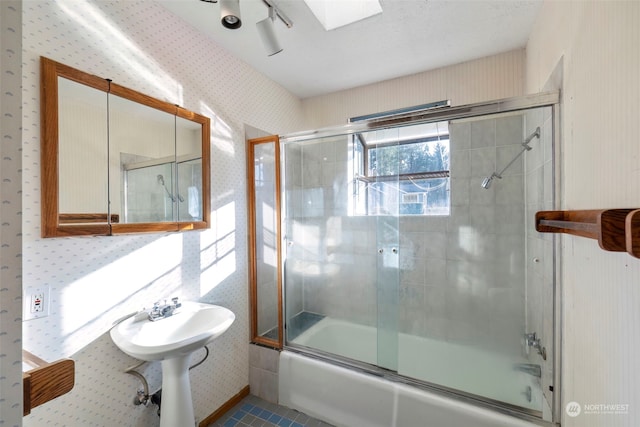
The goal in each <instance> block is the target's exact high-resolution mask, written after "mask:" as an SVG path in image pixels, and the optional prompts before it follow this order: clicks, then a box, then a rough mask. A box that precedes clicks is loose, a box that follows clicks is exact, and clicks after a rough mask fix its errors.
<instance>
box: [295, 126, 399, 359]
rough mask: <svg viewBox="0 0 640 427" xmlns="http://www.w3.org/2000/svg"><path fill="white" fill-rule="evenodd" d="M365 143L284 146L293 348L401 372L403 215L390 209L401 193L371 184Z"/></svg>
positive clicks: (336, 140) (345, 140) (340, 140)
mask: <svg viewBox="0 0 640 427" xmlns="http://www.w3.org/2000/svg"><path fill="white" fill-rule="evenodd" d="M374 134H375V133H371V134H370V135H369V136H371V137H373V136H374ZM363 137H364V135H348V134H343V135H337V136H332V137H328V138H319V139H317V140H311V141H310V140H307V141H304V142H301V143H296V142H291V143H287V144H285V145H284V147H283V148H284V159H285V161H284V164H285V165H286V166H285V169H284V174H285V185H284V204H285V217H284V218H285V219H284V228H285V237H286V242H287V243H286V265H285V272H284V275H285V283H286V294H285V300H286V310H285V311H286V333H287V341H288V342H292V343H296V344H298V345H303V346H308V347H312V348H314V349H316V350H320V351H322V352H326V353H330V354H333V355H337V356H341V357H346V358H349V359H352V360H356V361H360V362H364V363H369V364H373V365H378V366H383V367H385V368H388V369H393V370H395V369H396V366H397V292H398V277H399V275H398V213H397V209H392V210H385V209H386V208H385V207H384V201H385V200H387V201H389V198H397V194H396V193H397V191H396V192H395V193H394V191H393V188H394V184H393V182H392V181H385V182H382V181H381V180H380V179H378V177H376V176H375V175H374V176H373V177H372V178H366V176H367V175H369V174H367V173H365V169H364V168H365V167H369V166H371V165H366V163H367V162H362V160H363V157H362V156H363V152H362V149H361V145H360V142H359V141H360V138H363ZM385 198H386V199H385ZM376 200H377V201H378V202H377V207H376ZM369 208H370V209H378V210H380V212H379V215H364V214H362V213H361V212H360V210H361V209H369Z"/></svg>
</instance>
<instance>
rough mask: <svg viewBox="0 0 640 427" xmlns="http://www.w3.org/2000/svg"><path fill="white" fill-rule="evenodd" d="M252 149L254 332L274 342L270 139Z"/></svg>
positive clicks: (273, 160) (274, 229)
mask: <svg viewBox="0 0 640 427" xmlns="http://www.w3.org/2000/svg"><path fill="white" fill-rule="evenodd" d="M253 150H254V151H253V153H254V186H255V191H254V195H253V197H254V206H255V227H256V228H255V230H253V231H252V232H253V233H254V235H255V262H256V288H257V289H256V290H257V313H256V314H255V315H256V316H257V323H258V325H257V328H258V330H257V334H258V336H261V337H265V338H269V339H272V340H275V341H278V340H279V336H278V314H279V310H278V293H279V289H278V241H277V239H278V236H277V230H278V210H277V206H276V194H277V187H276V145H275V143H273V142H269V143H262V144H256V145H254V146H253Z"/></svg>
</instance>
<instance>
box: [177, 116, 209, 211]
mask: <svg viewBox="0 0 640 427" xmlns="http://www.w3.org/2000/svg"><path fill="white" fill-rule="evenodd" d="M176 159H177V188H178V192H177V195H176V199H177V200H176V203H177V205H178V221H202V207H203V205H202V182H203V181H202V125H201V124H200V123H197V122H192V121H190V120H186V119H183V118H182V117H176Z"/></svg>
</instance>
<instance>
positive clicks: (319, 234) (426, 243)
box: [281, 94, 558, 418]
mask: <svg viewBox="0 0 640 427" xmlns="http://www.w3.org/2000/svg"><path fill="white" fill-rule="evenodd" d="M534 101H535V102H534ZM534 101H532V100H520V99H513V100H505V101H495V102H494V103H487V104H478V106H477V110H476V106H474V105H471V106H461V107H456V108H452V109H447V110H444V109H443V110H438V111H436V112H433V115H434V119H433V120H432V121H429V120H428V116H429V115H430V114H431V113H432V112H427V113H423V114H421V115H420V116H416V117H415V118H414V117H404V118H400V119H393V120H392V119H388V120H385V121H384V125H386V126H389V127H387V128H384V127H383V125H381V124H380V123H375V122H374V123H366V124H364V125H362V126H356V125H350V126H349V127H346V128H344V129H340V130H338V129H336V133H335V134H329V133H328V131H325V132H323V133H321V132H310V133H308V134H306V135H302V134H301V135H300V136H295V135H294V136H291V137H283V138H282V139H281V141H282V146H281V147H282V152H283V158H282V160H283V161H282V176H283V186H282V196H283V197H282V206H283V221H282V224H283V230H284V242H285V245H284V247H283V248H284V257H283V259H284V269H283V278H284V296H285V316H284V317H285V344H286V345H287V346H290V347H292V348H297V349H300V350H301V351H303V352H309V353H312V354H313V355H314V356H322V357H326V358H327V359H328V360H332V361H334V362H335V361H338V362H341V363H345V364H347V365H356V366H357V367H359V368H363V369H365V370H369V371H371V372H373V373H376V374H383V375H385V376H389V377H390V378H397V379H398V380H400V381H405V382H410V383H412V384H416V385H419V386H422V387H427V388H430V389H437V390H440V391H444V392H446V393H454V394H455V395H458V396H463V397H464V398H465V399H470V400H473V401H475V402H477V403H479V404H482V405H489V406H492V407H495V405H499V406H500V407H501V408H503V409H504V410H508V411H510V412H513V413H517V414H525V417H528V416H533V417H538V418H541V417H542V416H543V415H542V414H543V413H545V411H546V413H549V412H550V411H551V407H552V405H557V402H556V400H557V397H556V395H554V388H555V387H554V385H556V384H557V383H556V381H557V380H556V378H557V377H556V375H557V374H556V369H557V366H558V365H557V363H558V354H557V349H556V348H555V347H556V345H555V340H556V339H557V338H556V337H555V335H554V328H555V327H556V326H555V323H554V322H555V321H556V317H555V316H557V313H556V312H555V311H554V310H555V305H554V304H555V302H554V297H555V292H556V289H555V270H554V264H553V263H554V241H553V239H551V238H549V237H548V236H543V235H540V234H539V233H537V232H536V230H535V227H534V224H535V221H534V216H535V212H536V211H539V210H553V208H554V206H555V203H556V202H557V200H556V195H555V190H554V188H555V187H554V182H555V181H554V150H555V148H554V129H555V127H554V126H555V125H554V120H555V119H557V116H558V113H557V110H556V103H557V95H554V94H542V95H540V96H539V99H538V100H534ZM402 119H406V120H404V121H403V120H402ZM396 120H398V122H397V123H395V122H396ZM436 120H437V121H436ZM341 131H342V132H341ZM320 134H322V135H329V136H319V135H320Z"/></svg>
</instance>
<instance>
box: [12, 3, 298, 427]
mask: <svg viewBox="0 0 640 427" xmlns="http://www.w3.org/2000/svg"><path fill="white" fill-rule="evenodd" d="M2 5H3V7H5V3H4V2H3V3H2ZM22 6H23V8H24V10H23V15H22V16H23V17H24V26H23V40H22V41H23V45H22V47H23V49H22V70H18V71H17V73H16V74H17V75H19V76H22V81H21V84H22V88H23V89H22V90H23V99H24V101H23V105H22V126H23V138H22V140H23V144H22V149H23V152H22V161H23V167H22V177H23V182H22V192H23V197H22V203H23V208H22V219H23V223H22V239H23V246H24V251H23V256H22V262H23V282H24V283H23V285H24V288H25V290H27V289H29V288H30V287H34V286H45V285H46V286H49V288H50V303H51V306H50V314H49V316H47V317H44V318H41V319H34V320H28V321H25V322H24V324H23V328H24V343H23V344H24V348H25V349H27V350H29V351H31V352H33V353H35V354H36V355H38V356H40V357H42V358H44V359H46V360H55V359H58V358H61V357H71V358H73V359H74V360H75V361H76V385H75V387H74V389H73V390H72V391H71V392H70V393H69V394H68V395H65V396H63V397H61V398H59V399H56V400H55V401H52V402H50V403H48V404H47V405H44V406H42V407H39V408H36V409H35V410H34V411H33V412H32V414H31V415H29V416H28V417H26V418H25V419H24V425H26V426H40V425H45V424H46V425H54V424H60V425H70V424H72V425H83V426H90V425H95V426H105V425H136V426H145V425H148V426H152V425H156V424H157V416H156V414H155V409H154V408H152V407H151V406H150V407H148V408H145V407H141V406H138V407H135V406H133V405H132V403H131V402H132V399H133V396H134V395H135V392H136V390H137V389H138V388H139V387H140V384H139V382H138V381H137V380H136V379H135V378H134V377H132V376H129V375H126V374H124V373H123V372H122V371H123V370H124V369H125V368H127V367H129V366H131V365H133V364H134V363H135V360H133V359H131V358H129V357H128V356H125V355H124V354H122V353H121V352H120V351H119V350H118V349H117V348H116V347H115V346H114V345H113V344H112V342H111V339H110V338H109V336H108V333H107V331H108V330H109V328H110V326H111V324H112V322H113V321H114V320H116V319H118V318H119V317H120V316H122V315H125V314H128V313H131V312H133V311H135V310H139V309H141V308H143V307H149V306H150V305H151V304H152V303H153V302H154V301H156V300H158V299H162V298H169V297H172V296H174V295H175V296H180V297H181V298H183V299H199V300H203V301H206V302H211V303H215V304H220V305H223V306H226V307H228V308H230V309H232V310H233V311H234V312H235V313H236V315H237V317H236V322H235V323H234V325H233V326H232V327H231V328H230V330H229V331H228V332H227V333H226V334H225V335H224V336H222V337H221V338H219V339H218V340H217V341H216V344H215V345H214V346H212V348H211V355H210V357H209V360H208V361H207V362H206V363H205V364H203V365H201V366H199V367H198V368H196V370H195V371H193V374H192V388H193V395H194V405H195V412H196V417H197V418H199V419H203V418H204V417H206V416H208V415H209V414H211V413H212V412H213V411H215V410H216V409H217V408H218V407H219V406H220V405H221V404H222V403H224V402H225V401H227V400H228V399H229V398H231V397H232V396H233V395H234V394H236V393H237V392H238V391H239V390H240V389H241V388H243V387H244V386H246V385H247V384H248V383H249V378H248V377H249V374H248V371H249V354H248V342H249V336H248V331H249V325H248V301H247V299H248V291H247V256H246V254H247V245H246V241H247V234H246V223H247V222H246V221H247V219H246V208H245V206H246V188H245V181H246V173H245V170H246V169H245V168H246V166H245V143H244V139H245V138H244V129H245V127H244V126H245V124H251V125H253V126H255V127H256V128H260V129H265V130H268V131H271V132H291V131H295V130H300V129H302V128H303V126H302V125H301V123H302V116H301V113H300V110H301V105H300V101H299V100H298V99H297V98H296V97H295V96H293V95H292V94H290V93H289V92H287V91H286V90H285V89H283V88H282V87H280V86H279V85H277V84H275V83H274V82H273V81H271V80H269V79H267V78H266V77H264V76H262V75H260V74H259V73H257V72H256V71H255V70H253V69H251V68H250V67H248V66H247V65H246V64H245V63H243V62H241V61H239V60H237V59H235V58H233V57H232V56H231V55H230V54H229V53H228V52H226V51H225V50H223V49H222V48H220V47H219V46H217V45H216V44H214V43H213V42H210V41H208V40H207V39H204V38H203V37H202V36H201V35H200V34H197V33H196V32H195V31H194V30H193V29H192V28H191V27H189V26H187V25H186V24H184V23H183V22H181V21H180V20H179V19H178V18H176V17H175V16H173V15H172V14H171V13H169V12H168V11H166V10H165V9H164V8H162V7H161V6H159V5H157V4H155V3H153V2H148V1H126V2H122V1H99V2H94V1H58V2H31V1H26V2H24V3H22ZM211 13H212V14H213V13H214V11H213V10H212V12H211ZM3 16H4V15H3ZM3 19H4V18H3ZM3 22H4V21H3ZM4 40H5V37H4V35H3V43H5V42H4ZM3 46H4V45H3ZM18 50H19V47H18ZM3 55H4V50H3ZM40 55H43V56H47V57H49V58H51V59H54V60H56V61H59V62H62V63H64V64H67V65H70V66H73V67H76V68H79V69H81V70H83V71H86V72H89V73H93V74H96V75H99V76H103V77H105V78H111V79H113V80H114V81H115V82H117V83H119V84H121V85H123V86H127V87H130V88H132V89H135V90H138V91H140V92H143V93H146V94H149V95H151V96H154V97H156V98H159V99H162V100H166V101H168V102H172V103H176V104H180V105H182V106H184V107H185V108H187V109H190V110H193V111H196V112H198V113H200V114H203V115H206V116H208V117H210V118H211V121H212V138H211V145H212V147H211V151H212V161H211V170H212V228H211V229H210V230H203V231H197V232H187V233H173V234H147V235H131V236H116V237H87V238H83V237H77V238H56V239H42V238H40V185H39V181H40V126H39V120H40V104H39V86H40V83H39V56H40ZM3 64H4V63H3ZM3 66H4V65H3ZM2 81H3V84H4V81H5V78H4V77H3V79H2ZM19 84H20V82H18V84H17V85H16V86H15V87H16V89H17V87H18V86H19ZM3 93H4V91H3ZM3 108H4V107H3ZM18 114H19V113H18ZM3 132H4V130H3ZM16 138H17V139H18V140H19V136H16ZM3 154H4V152H3ZM2 173H3V175H4V174H5V169H4V168H3V172H2ZM11 200H12V201H16V202H18V203H19V202H20V195H19V194H16V195H14V196H13V197H12V198H11ZM3 209H5V206H4V205H3ZM3 222H4V217H3ZM3 232H4V230H3ZM18 233H19V231H18V232H16V234H18ZM4 239H5V237H4V235H3V244H4ZM4 250H5V249H4V248H3V251H4ZM13 258H14V257H12V259H13ZM4 259H5V258H4V253H3V260H4ZM3 263H4V261H3ZM2 274H5V273H4V270H3V273H2ZM13 280H14V282H15V280H17V279H13ZM4 286H6V285H5V282H4V276H3V287H4ZM9 289H10V292H9V293H15V294H16V295H17V296H20V293H21V292H20V287H19V283H17V284H15V285H13V284H12V285H10V286H9ZM5 301H6V300H5V296H4V294H3V296H2V304H3V307H2V308H3V309H4V308H5V307H4V304H5ZM7 309H8V310H10V312H9V313H11V318H12V319H14V318H19V317H20V309H19V307H18V308H17V309H16V307H15V303H14V306H12V307H7ZM3 316H4V314H3ZM2 328H3V330H4V328H5V321H4V319H3V323H2ZM8 332H9V335H8V336H7V337H5V336H4V335H0V339H2V340H3V341H2V344H3V351H2V352H3V353H5V352H7V353H9V350H5V346H4V344H5V339H7V338H10V339H12V337H15V335H16V334H17V336H18V338H19V335H20V330H19V328H15V327H14V328H11V329H9V330H8ZM12 342H13V341H12ZM14 347H15V344H13V346H12V347H10V348H11V349H12V350H13V349H14ZM202 355H203V352H202V351H200V352H197V353H196V354H195V355H194V357H193V360H194V362H195V361H196V360H198V359H199V358H200V357H202ZM4 360H5V359H4V358H0V363H3V366H4V363H5V361H4ZM14 369H15V367H14ZM143 371H144V372H145V374H146V375H147V376H148V379H149V381H150V383H151V384H150V385H151V388H152V391H155V389H156V388H157V387H158V386H159V385H160V376H159V367H158V365H157V364H152V365H151V366H149V367H147V368H143ZM14 376H15V373H14ZM2 381H4V380H2ZM3 391H4V389H3ZM12 396H13V395H10V396H7V401H11V397H12ZM3 398H5V396H4V393H3ZM2 405H5V403H4V402H2ZM2 414H3V415H2V417H4V416H5V415H4V414H5V412H4V406H3V412H2ZM12 425H13V424H12Z"/></svg>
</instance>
